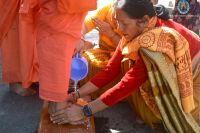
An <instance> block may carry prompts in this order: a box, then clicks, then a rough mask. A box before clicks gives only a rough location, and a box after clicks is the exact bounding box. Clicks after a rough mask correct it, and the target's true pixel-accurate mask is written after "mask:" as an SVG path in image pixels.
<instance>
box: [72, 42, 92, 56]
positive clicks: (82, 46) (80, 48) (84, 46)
mask: <svg viewBox="0 0 200 133" xmlns="http://www.w3.org/2000/svg"><path fill="white" fill-rule="evenodd" d="M93 47H94V45H93V44H92V43H91V42H89V41H85V40H83V39H81V40H80V41H79V42H78V43H77V44H76V50H75V52H74V53H77V52H80V53H81V54H82V53H83V52H84V51H86V50H88V49H92V48H93Z"/></svg>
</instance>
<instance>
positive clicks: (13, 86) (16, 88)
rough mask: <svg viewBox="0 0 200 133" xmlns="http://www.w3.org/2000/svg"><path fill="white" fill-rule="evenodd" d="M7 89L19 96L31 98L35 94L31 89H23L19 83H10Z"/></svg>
mask: <svg viewBox="0 0 200 133" xmlns="http://www.w3.org/2000/svg"><path fill="white" fill-rule="evenodd" d="M9 89H10V91H11V92H13V93H15V94H17V95H20V96H32V95H34V94H36V90H35V89H33V88H23V87H22V86H21V84H20V83H10V84H9Z"/></svg>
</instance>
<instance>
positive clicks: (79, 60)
mask: <svg viewBox="0 0 200 133" xmlns="http://www.w3.org/2000/svg"><path fill="white" fill-rule="evenodd" d="M87 74H88V62H87V60H86V59H85V58H84V57H81V56H80V53H76V54H75V56H74V57H73V58H72V63H71V74H70V79H72V80H74V81H76V82H78V81H80V80H82V79H83V78H85V77H86V76H87Z"/></svg>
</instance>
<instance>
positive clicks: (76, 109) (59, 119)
mask: <svg viewBox="0 0 200 133" xmlns="http://www.w3.org/2000/svg"><path fill="white" fill-rule="evenodd" d="M84 118H85V116H84V114H83V111H82V106H80V105H77V104H72V105H71V106H70V107H68V108H65V109H62V110H60V111H57V112H56V113H53V114H52V115H51V116H50V119H51V121H52V122H53V123H56V124H65V123H70V124H73V125H77V124H84Z"/></svg>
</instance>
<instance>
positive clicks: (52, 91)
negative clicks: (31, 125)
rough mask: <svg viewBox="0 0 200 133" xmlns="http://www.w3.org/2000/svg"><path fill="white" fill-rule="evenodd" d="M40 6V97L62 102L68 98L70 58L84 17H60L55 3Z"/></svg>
mask: <svg viewBox="0 0 200 133" xmlns="http://www.w3.org/2000/svg"><path fill="white" fill-rule="evenodd" d="M39 2H40V6H41V7H42V10H41V12H40V15H39V18H38V21H37V23H38V25H37V26H38V27H37V30H38V32H37V52H38V60H39V83H40V97H41V98H42V99H45V100H50V101H57V102H61V101H64V100H65V99H66V97H67V89H68V82H69V76H70V66H71V58H72V55H73V52H74V48H75V44H76V42H78V41H79V39H80V38H81V28H82V23H83V20H84V18H85V15H86V13H78V14H67V13H60V12H59V11H58V9H57V0H49V1H45V0H40V1H39ZM75 2H76V1H75ZM77 4H78V2H77Z"/></svg>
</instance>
